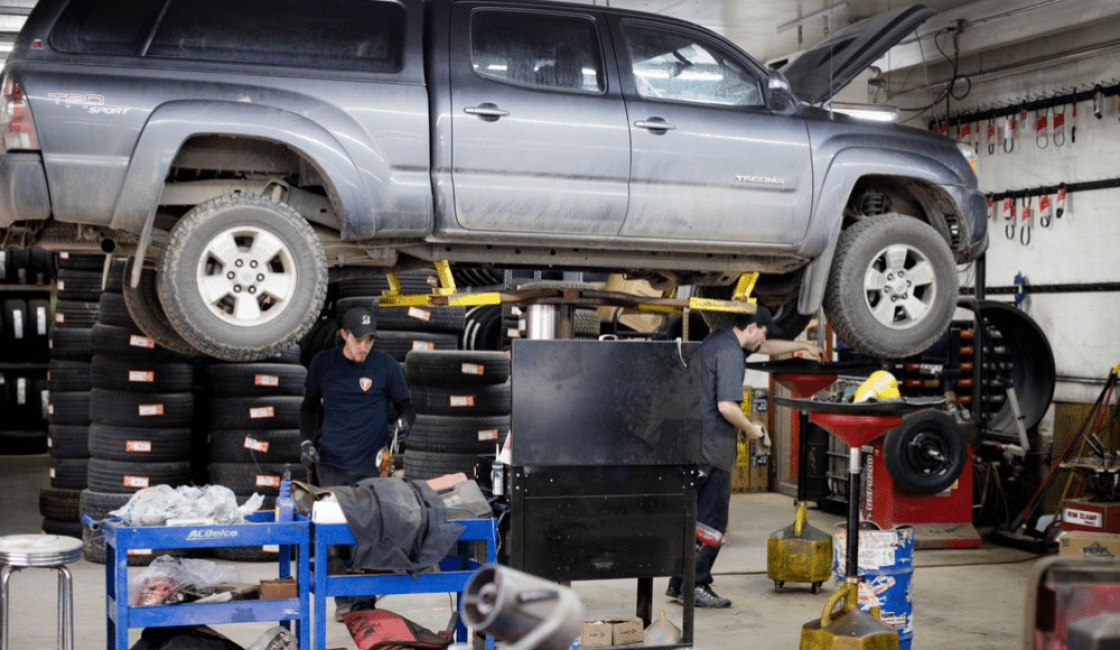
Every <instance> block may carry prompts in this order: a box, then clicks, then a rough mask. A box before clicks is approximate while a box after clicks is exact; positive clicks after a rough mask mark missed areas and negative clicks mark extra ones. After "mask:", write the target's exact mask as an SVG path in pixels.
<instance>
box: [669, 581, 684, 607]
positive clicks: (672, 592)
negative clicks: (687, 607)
mask: <svg viewBox="0 0 1120 650" xmlns="http://www.w3.org/2000/svg"><path fill="white" fill-rule="evenodd" d="M665 595H666V596H668V597H669V598H672V599H673V600H675V601H677V602H678V603H681V604H682V605H683V604H684V596H682V595H681V588H680V587H674V586H673V585H669V588H668V589H666V590H665Z"/></svg>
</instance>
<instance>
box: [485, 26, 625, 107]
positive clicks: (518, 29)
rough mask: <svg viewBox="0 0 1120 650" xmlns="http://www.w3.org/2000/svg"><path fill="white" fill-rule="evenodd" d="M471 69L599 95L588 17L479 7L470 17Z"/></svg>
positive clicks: (599, 68)
mask: <svg viewBox="0 0 1120 650" xmlns="http://www.w3.org/2000/svg"><path fill="white" fill-rule="evenodd" d="M471 67H472V68H473V69H474V71H475V73H476V74H478V75H480V76H483V77H486V78H488V79H494V80H496V81H504V82H508V83H514V84H519V85H524V86H535V87H538V88H546V89H551V90H567V91H574V92H586V93H601V92H603V89H604V82H603V79H604V76H603V58H602V56H601V54H600V48H599V38H598V35H597V32H596V30H595V23H593V22H592V21H591V19H589V18H582V17H578V16H557V15H553V14H547V15H546V14H539V13H525V12H517V11H494V10H482V11H477V12H475V13H474V14H473V15H472V17H471Z"/></svg>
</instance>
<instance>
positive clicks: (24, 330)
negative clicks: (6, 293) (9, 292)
mask: <svg viewBox="0 0 1120 650" xmlns="http://www.w3.org/2000/svg"><path fill="white" fill-rule="evenodd" d="M0 309H2V310H3V312H2V316H0V325H2V326H0V332H3V343H4V347H5V348H6V349H7V350H8V355H12V354H13V353H15V354H16V356H17V359H16V360H17V361H22V360H23V356H22V355H23V353H24V351H25V350H26V348H27V344H26V341H27V335H28V327H27V301H26V300H23V299H20V298H8V299H6V300H4V303H3V306H2V307H0Z"/></svg>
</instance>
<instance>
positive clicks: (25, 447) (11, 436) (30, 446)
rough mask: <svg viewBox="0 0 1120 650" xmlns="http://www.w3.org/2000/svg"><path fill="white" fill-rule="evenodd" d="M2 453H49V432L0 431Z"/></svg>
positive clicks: (12, 454)
mask: <svg viewBox="0 0 1120 650" xmlns="http://www.w3.org/2000/svg"><path fill="white" fill-rule="evenodd" d="M0 453H2V454H3V455H5V456H32V455H35V454H45V453H47V432H46V431H40V430H35V429H32V430H16V429H11V430H3V431H0ZM57 487H64V486H61V485H60V486H57Z"/></svg>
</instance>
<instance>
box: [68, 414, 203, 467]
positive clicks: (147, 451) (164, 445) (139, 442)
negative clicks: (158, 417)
mask: <svg viewBox="0 0 1120 650" xmlns="http://www.w3.org/2000/svg"><path fill="white" fill-rule="evenodd" d="M191 442H192V437H191V430H190V429H189V428H187V427H181V428H177V429H170V428H169V429H164V428H158V427H122V426H111V425H107V424H99V423H96V422H95V423H93V424H91V425H89V442H88V448H89V455H90V456H96V457H97V458H102V459H105V460H119V461H125V462H130V463H148V462H171V461H178V460H188V459H190V456H191Z"/></svg>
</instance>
